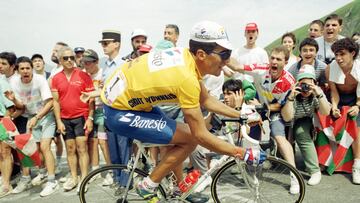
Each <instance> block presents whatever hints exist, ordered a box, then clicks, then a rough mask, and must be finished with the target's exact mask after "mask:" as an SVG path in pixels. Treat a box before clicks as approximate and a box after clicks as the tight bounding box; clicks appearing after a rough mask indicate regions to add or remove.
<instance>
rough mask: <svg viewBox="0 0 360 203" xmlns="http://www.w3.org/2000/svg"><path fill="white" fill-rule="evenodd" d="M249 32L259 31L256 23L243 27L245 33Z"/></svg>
mask: <svg viewBox="0 0 360 203" xmlns="http://www.w3.org/2000/svg"><path fill="white" fill-rule="evenodd" d="M250 30H257V31H258V30H259V29H258V26H257V25H256V23H248V24H246V26H245V31H250Z"/></svg>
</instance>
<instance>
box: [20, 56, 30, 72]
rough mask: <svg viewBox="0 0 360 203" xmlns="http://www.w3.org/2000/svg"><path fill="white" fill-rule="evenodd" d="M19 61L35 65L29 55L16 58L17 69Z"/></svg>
mask: <svg viewBox="0 0 360 203" xmlns="http://www.w3.org/2000/svg"><path fill="white" fill-rule="evenodd" d="M19 63H29V64H30V66H31V68H32V67H33V65H32V61H31V59H30V58H29V57H27V56H20V57H19V58H18V59H17V60H16V69H18V68H19Z"/></svg>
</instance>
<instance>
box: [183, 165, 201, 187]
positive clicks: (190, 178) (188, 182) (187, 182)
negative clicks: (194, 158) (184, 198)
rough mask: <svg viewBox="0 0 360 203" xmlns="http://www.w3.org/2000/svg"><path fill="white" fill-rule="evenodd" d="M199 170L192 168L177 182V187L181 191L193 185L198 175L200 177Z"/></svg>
mask: <svg viewBox="0 0 360 203" xmlns="http://www.w3.org/2000/svg"><path fill="white" fill-rule="evenodd" d="M200 175H201V174H200V171H199V170H193V171H191V172H190V173H188V174H187V176H186V177H185V178H184V180H182V181H181V182H180V183H179V189H180V190H181V192H186V191H188V190H189V189H190V188H191V186H192V185H194V184H195V183H196V182H197V181H198V179H199V177H200Z"/></svg>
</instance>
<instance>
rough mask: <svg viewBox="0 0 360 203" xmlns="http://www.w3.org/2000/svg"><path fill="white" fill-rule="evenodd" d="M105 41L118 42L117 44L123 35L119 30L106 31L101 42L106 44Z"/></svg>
mask: <svg viewBox="0 0 360 203" xmlns="http://www.w3.org/2000/svg"><path fill="white" fill-rule="evenodd" d="M104 41H116V42H120V41H121V33H120V31H117V30H104V31H103V32H102V39H101V40H100V41H99V42H100V43H101V42H104Z"/></svg>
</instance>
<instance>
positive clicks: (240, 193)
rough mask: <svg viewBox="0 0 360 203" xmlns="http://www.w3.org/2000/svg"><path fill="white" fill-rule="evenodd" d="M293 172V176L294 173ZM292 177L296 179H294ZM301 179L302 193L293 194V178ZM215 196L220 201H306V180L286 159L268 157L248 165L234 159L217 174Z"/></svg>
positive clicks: (288, 202)
mask: <svg viewBox="0 0 360 203" xmlns="http://www.w3.org/2000/svg"><path fill="white" fill-rule="evenodd" d="M290 174H293V175H291V176H292V177H293V178H291V177H290ZM291 179H292V180H291ZM294 179H296V181H297V182H298V183H299V189H300V191H299V193H298V194H290V192H289V190H290V185H291V181H292V182H294ZM211 196H212V198H213V200H214V202H216V203H220V202H276V203H278V202H284V203H290V202H302V201H303V199H304V196H305V182H304V179H303V177H302V175H301V174H300V173H299V171H298V170H297V169H296V168H294V167H293V166H292V165H290V164H289V163H287V162H286V161H284V160H282V159H279V158H276V157H272V156H270V157H268V159H267V160H266V161H265V162H264V164H263V165H262V166H257V167H255V166H248V165H246V164H245V163H244V162H241V163H239V164H237V163H236V161H235V160H232V161H230V162H228V163H227V164H225V165H224V166H223V167H221V168H220V169H219V171H218V172H217V173H216V174H215V176H214V178H213V181H212V183H211Z"/></svg>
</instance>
